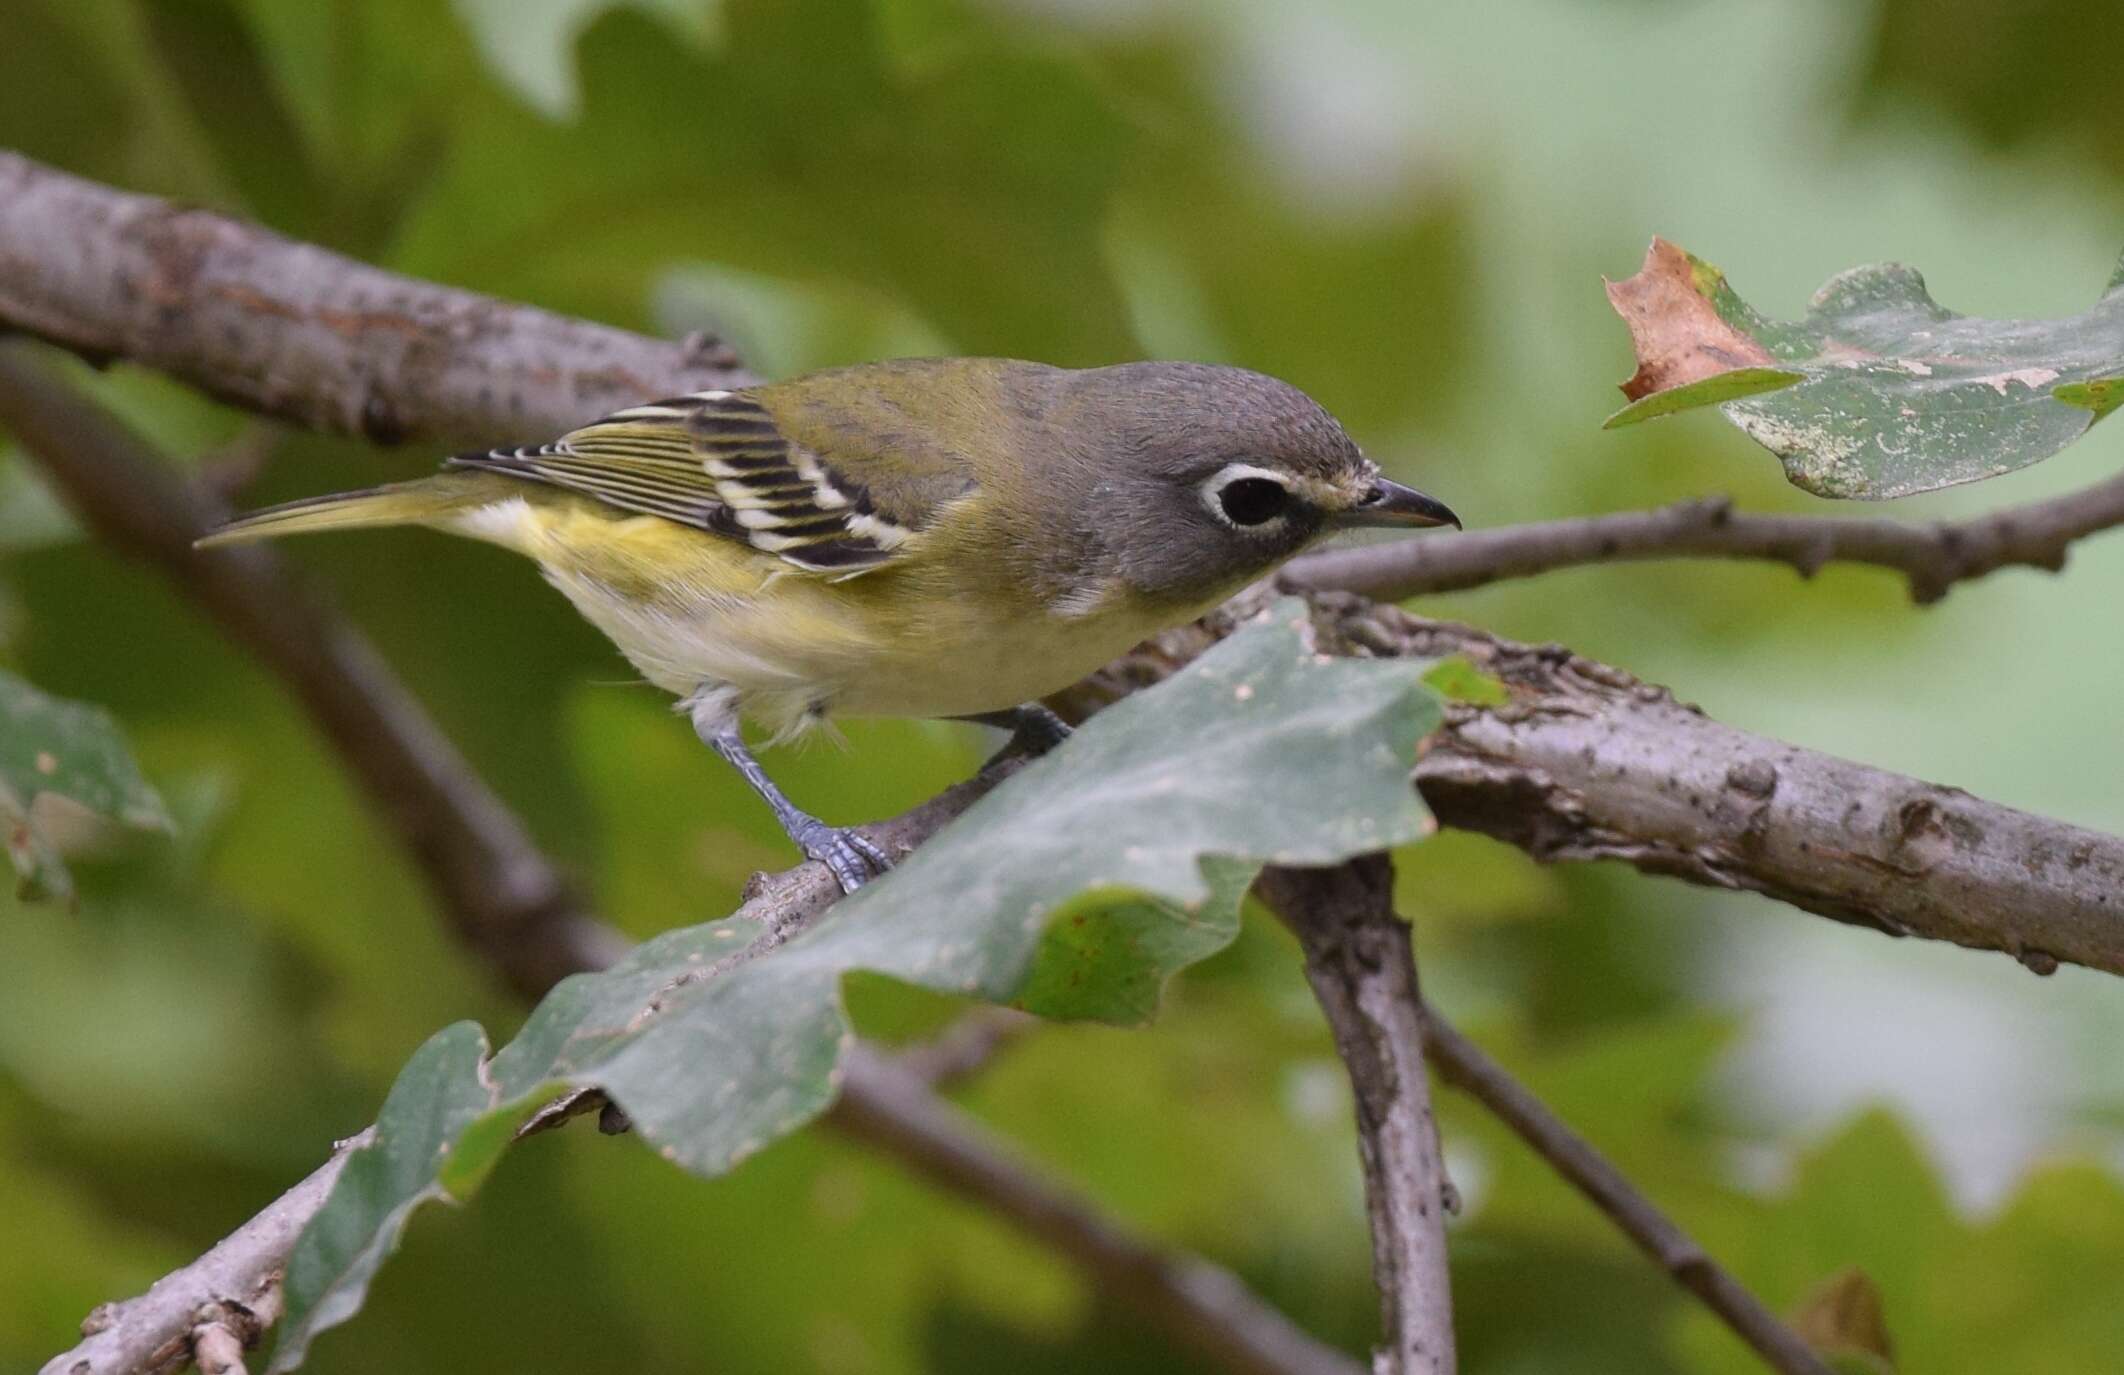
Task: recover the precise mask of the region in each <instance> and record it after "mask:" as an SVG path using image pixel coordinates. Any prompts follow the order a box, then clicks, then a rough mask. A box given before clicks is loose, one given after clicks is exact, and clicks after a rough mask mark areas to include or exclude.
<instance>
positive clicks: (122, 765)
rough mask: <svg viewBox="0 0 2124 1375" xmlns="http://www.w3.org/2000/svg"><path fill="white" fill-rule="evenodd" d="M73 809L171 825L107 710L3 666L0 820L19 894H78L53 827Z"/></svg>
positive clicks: (132, 822) (125, 821) (142, 824)
mask: <svg viewBox="0 0 2124 1375" xmlns="http://www.w3.org/2000/svg"><path fill="white" fill-rule="evenodd" d="M67 809H72V810H74V811H75V812H76V813H77V814H86V815H88V816H91V817H102V818H106V819H108V820H111V821H116V822H118V823H120V824H122V825H126V826H135V827H139V828H141V829H145V830H168V829H169V826H170V818H169V813H168V812H166V811H164V810H163V806H162V799H161V798H160V797H158V796H156V794H155V790H154V789H153V788H151V787H149V786H148V784H147V780H146V779H144V778H142V777H141V776H140V770H139V768H138V767H137V766H136V765H135V764H134V763H133V759H132V756H131V755H130V754H128V753H127V752H126V748H125V741H124V740H123V739H122V738H121V737H120V736H119V734H118V727H117V724H116V723H115V722H113V721H112V720H111V718H110V716H109V714H108V713H106V712H104V711H103V710H102V709H100V708H98V707H91V706H84V705H82V704H81V703H79V702H68V701H63V700H61V699H59V698H56V697H49V696H46V695H45V694H44V693H42V692H39V691H38V690H37V689H36V688H34V687H31V686H30V685H29V684H28V683H25V682H23V681H22V680H21V679H20V678H17V677H15V676H14V675H13V674H11V673H0V824H4V825H5V826H6V827H7V853H8V858H9V859H10V860H12V861H13V862H14V866H15V873H16V876H17V879H18V884H17V888H18V892H19V894H20V896H22V897H24V898H32V897H46V896H58V897H71V896H72V894H73V879H72V878H71V876H69V875H68V873H67V871H66V866H65V865H64V864H63V863H62V862H61V861H60V856H59V848H60V847H59V846H58V845H57V844H56V843H55V842H54V840H53V838H52V836H51V834H50V832H51V829H52V827H53V824H54V822H55V820H57V819H58V817H59V816H61V815H63V813H64V811H65V810H67Z"/></svg>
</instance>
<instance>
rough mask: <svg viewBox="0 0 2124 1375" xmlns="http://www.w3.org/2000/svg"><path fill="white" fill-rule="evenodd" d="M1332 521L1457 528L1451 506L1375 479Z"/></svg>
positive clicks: (1392, 483)
mask: <svg viewBox="0 0 2124 1375" xmlns="http://www.w3.org/2000/svg"><path fill="white" fill-rule="evenodd" d="M1335 523H1336V524H1338V525H1343V526H1351V527H1356V526H1369V525H1398V526H1429V525H1450V526H1452V527H1453V528H1454V529H1455V530H1458V529H1460V528H1461V526H1460V517H1459V516H1456V515H1454V514H1453V508H1452V507H1450V506H1448V505H1446V504H1445V503H1444V502H1442V501H1439V500H1437V499H1435V498H1433V497H1427V496H1425V495H1424V494H1423V493H1421V492H1419V491H1417V490H1416V489H1415V488H1414V487H1404V486H1402V485H1401V484H1400V483H1398V482H1389V481H1387V479H1385V478H1383V477H1382V478H1375V479H1374V480H1373V482H1372V490H1371V491H1370V492H1368V493H1366V495H1365V498H1364V500H1363V501H1360V502H1358V503H1357V504H1356V505H1355V506H1352V507H1351V508H1350V509H1349V510H1347V511H1344V512H1342V513H1341V514H1340V515H1339V516H1337V517H1336V521H1335Z"/></svg>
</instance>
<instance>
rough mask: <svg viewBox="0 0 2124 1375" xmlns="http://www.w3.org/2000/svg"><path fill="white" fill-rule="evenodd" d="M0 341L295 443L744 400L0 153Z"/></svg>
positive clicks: (619, 350) (625, 356) (725, 370)
mask: <svg viewBox="0 0 2124 1375" xmlns="http://www.w3.org/2000/svg"><path fill="white" fill-rule="evenodd" d="M0 325H6V326H8V327H9V328H12V329H16V330H20V331H22V332H23V333H26V334H34V335H38V336H40V337H42V338H44V339H48V340H50V341H51V342H53V343H56V344H60V345H63V346H64V347H66V348H69V349H72V350H74V351H75V352H76V353H80V354H84V355H86V356H88V357H90V358H98V359H101V358H129V359H132V360H134V361H136V362H140V363H145V364H146V365H148V366H149V367H152V368H159V369H161V370H162V371H164V372H167V373H169V374H170V375H171V376H172V377H176V378H179V379H181V380H183V381H185V382H189V383H191V384H192V385H193V386H195V387H198V388H199V389H200V390H202V391H205V392H208V393H209V394H211V395H214V396H217V397H220V398H221V399H223V400H225V401H229V402H232V403H234V404H236V405H239V406H244V407H248V408H249V409H251V410H254V411H258V412H260V413H262V414H265V415H274V416H279V417H281V418H283V419H286V420H292V421H295V422H296V423H298V424H301V425H306V426H309V427H310V428H312V429H320V430H332V431H337V432H340V433H343V434H356V435H361V436H363V437H364V438H367V439H371V440H374V441H376V442H378V443H393V442H396V441H398V440H402V439H408V438H414V437H424V438H433V439H443V438H447V439H452V440H456V441H460V442H463V443H466V444H472V445H479V444H490V443H499V442H502V441H507V440H521V439H524V438H527V437H530V438H537V437H544V436H549V435H552V434H556V433H559V432H560V431H562V430H566V429H570V428H572V427H573V426H575V425H576V424H579V423H581V422H582V421H584V420H587V419H590V418H593V417H595V416H598V415H602V414H604V413H605V412H607V411H611V410H615V409H617V408H619V407H621V406H624V405H627V404H629V403H632V402H636V401H640V400H642V399H644V398H646V397H649V396H670V395H675V394H677V393H680V392H689V391H700V390H703V389H706V388H710V387H727V386H737V385H743V384H744V382H746V381H747V380H749V379H748V378H747V377H746V375H745V374H744V372H743V371H742V370H741V369H740V368H739V367H738V364H737V359H736V357H735V355H733V354H732V353H731V352H730V350H729V349H727V348H725V347H723V346H721V345H720V344H717V343H715V342H714V341H712V340H706V339H701V340H697V341H696V342H695V343H694V344H693V346H692V347H689V348H686V349H680V348H675V347H673V346H672V345H670V344H667V343H664V342H661V341H659V340H655V339H649V338H645V337H643V336H642V335H639V334H634V333H630V332H629V331H627V330H620V329H613V328H610V327H609V326H605V325H597V324H591V323H590V322H588V321H585V320H575V319H570V318H569V317H567V316H564V315H555V314H553V313H551V312H550V311H544V310H538V309H535V308H533V307H531V306H524V305H516V304H512V303H509V302H505V301H497V300H495V299H494V298H492V297H490V296H481V295H478V294H477V293H474V292H470V291H459V290H456V289H454V288H451V287H443V286H437V285H435V284H434V283H432V282H423V281H418V280H416V279H414V278H411V277H402V276H399V275H398V274H397V273H394V272H385V271H383V270H382V269H380V268H375V267H371V266H369V265H368V264H366V263H360V262H356V261H354V260H353V259H351V258H343V257H341V256H339V255H338V254H336V253H330V252H327V251H325V250H324V249H322V248H317V247H315V246H313V245H310V244H303V243H296V242H294V241H292V240H289V239H284V238H281V237H280V236H279V235H277V234H274V233H272V232H271V231H269V230H266V229H262V228H260V227H259V226H257V225H255V224H249V223H246V222H244V221H242V220H235V219H230V218H229V217H227V216H224V215H217V214H214V213H213V212H211V211H207V210H196V209H192V208H189V207H186V206H180V205H175V204H172V203H171V202H169V201H165V200H159V199H157V198H155V197H153V196H141V195H134V194H132V193H130V192H126V191H119V190H115V189H113V188H111V187H108V186H103V185H101V184H99V183H97V182H92V181H86V180H84V179H82V178H80V177H74V176H69V175H68V174H66V173H64V172H60V171H57V170H55V169H53V168H50V167H46V166H44V165H42V164H41V163H37V162H32V161H31V160H30V159H28V158H25V157H22V156H21V155H19V154H16V153H9V152H5V151H0Z"/></svg>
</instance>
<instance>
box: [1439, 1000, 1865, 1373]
mask: <svg viewBox="0 0 2124 1375" xmlns="http://www.w3.org/2000/svg"><path fill="white" fill-rule="evenodd" d="M1423 1019H1424V1029H1425V1032H1426V1035H1425V1037H1424V1052H1425V1053H1426V1054H1427V1055H1428V1056H1429V1057H1430V1060H1431V1063H1432V1064H1433V1065H1435V1066H1437V1068H1438V1076H1439V1078H1441V1079H1443V1080H1445V1082H1446V1083H1448V1084H1451V1085H1452V1086H1453V1087H1455V1088H1457V1089H1462V1090H1464V1091H1466V1092H1467V1093H1468V1094H1469V1095H1470V1096H1471V1097H1473V1098H1475V1099H1476V1100H1477V1101H1478V1102H1480V1103H1481V1104H1482V1105H1483V1106H1484V1107H1486V1108H1488V1109H1489V1110H1490V1111H1491V1112H1493V1113H1495V1114H1496V1115H1497V1117H1498V1119H1499V1120H1500V1121H1502V1122H1503V1123H1504V1124H1505V1125H1506V1126H1508V1127H1510V1128H1511V1129H1512V1130H1513V1131H1514V1132H1515V1133H1517V1134H1518V1135H1519V1136H1520V1138H1521V1139H1522V1140H1524V1141H1525V1142H1526V1143H1527V1144H1528V1145H1529V1146H1532V1147H1533V1148H1534V1150H1535V1152H1536V1153H1537V1154H1539V1155H1540V1156H1541V1158H1542V1159H1543V1160H1546V1161H1548V1162H1549V1164H1550V1165H1551V1166H1553V1167H1554V1168H1555V1170H1556V1172H1557V1173H1558V1174H1560V1175H1562V1176H1563V1177H1564V1178H1565V1179H1567V1180H1569V1181H1570V1182H1571V1184H1572V1186H1573V1187H1575V1188H1576V1189H1578V1190H1579V1192H1581V1193H1583V1194H1584V1195H1585V1196H1586V1197H1587V1198H1589V1199H1591V1200H1592V1201H1593V1204H1594V1206H1595V1207H1597V1208H1599V1209H1600V1210H1601V1211H1602V1212H1603V1213H1606V1214H1607V1215H1608V1217H1609V1218H1610V1219H1612V1220H1613V1221H1614V1223H1615V1225H1616V1226H1617V1227H1620V1228H1621V1229H1622V1230H1623V1233H1624V1234H1625V1235H1626V1236H1628V1237H1629V1238H1630V1240H1632V1241H1634V1242H1636V1243H1637V1245H1638V1248H1639V1249H1640V1250H1642V1251H1643V1252H1644V1253H1645V1254H1646V1255H1647V1256H1650V1257H1651V1258H1652V1260H1653V1262H1654V1263H1655V1264H1657V1265H1658V1266H1659V1267H1660V1268H1661V1269H1662V1270H1665V1271H1666V1272H1667V1273H1668V1274H1669V1275H1671V1276H1673V1277H1674V1280H1675V1282H1676V1283H1677V1284H1680V1285H1681V1286H1682V1287H1683V1288H1684V1289H1687V1290H1688V1291H1689V1292H1690V1293H1692V1294H1694V1295H1696V1296H1697V1297H1698V1298H1700V1299H1702V1300H1703V1301H1704V1304H1705V1306H1707V1307H1708V1308H1710V1309H1711V1311H1713V1312H1714V1313H1716V1314H1718V1316H1719V1317H1720V1319H1722V1320H1723V1321H1724V1322H1725V1323H1726V1325H1727V1326H1728V1327H1731V1328H1732V1329H1733V1330H1734V1331H1735V1332H1737V1333H1738V1334H1740V1337H1741V1339H1742V1340H1743V1341H1745V1342H1747V1343H1748V1345H1750V1346H1752V1347H1754V1348H1755V1350H1756V1351H1757V1353H1759V1354H1760V1355H1761V1356H1762V1358H1763V1360H1764V1361H1765V1362H1767V1363H1768V1364H1769V1366H1770V1368H1771V1369H1773V1370H1776V1371H1779V1372H1782V1375H1830V1372H1829V1367H1828V1366H1827V1365H1826V1364H1824V1363H1823V1361H1822V1359H1821V1358H1820V1357H1819V1356H1816V1355H1815V1354H1814V1353H1813V1352H1812V1351H1810V1350H1808V1348H1807V1344H1806V1343H1805V1342H1803V1341H1801V1340H1800V1338H1799V1335H1798V1334H1797V1333H1795V1332H1794V1331H1793V1330H1792V1329H1791V1328H1789V1327H1787V1326H1786V1325H1785V1324H1784V1323H1782V1322H1779V1321H1778V1319H1777V1317H1776V1315H1775V1314H1773V1313H1771V1311H1770V1310H1769V1309H1767V1308H1765V1307H1764V1306H1763V1305H1762V1302H1761V1301H1760V1300H1758V1299H1757V1298H1756V1297H1755V1295H1753V1294H1751V1293H1749V1292H1748V1290H1747V1289H1746V1288H1745V1287H1743V1286H1742V1284H1741V1282H1740V1281H1739V1280H1737V1279H1735V1278H1734V1277H1733V1276H1732V1275H1731V1274H1729V1273H1728V1272H1727V1271H1726V1270H1725V1268H1724V1267H1722V1266H1721V1265H1719V1263H1718V1262H1717V1261H1715V1260H1713V1259H1712V1258H1711V1257H1710V1255H1709V1254H1708V1253H1707V1252H1705V1250H1704V1248H1703V1247H1701V1246H1699V1245H1697V1244H1696V1242H1695V1241H1693V1240H1691V1239H1690V1237H1689V1235H1688V1233H1686V1232H1684V1231H1682V1229H1681V1228H1680V1227H1678V1226H1676V1225H1675V1223H1674V1221H1673V1220H1672V1219H1671V1218H1669V1217H1668V1216H1667V1215H1666V1214H1665V1213H1662V1212H1661V1211H1660V1210H1659V1209H1658V1207H1657V1206H1655V1205H1654V1204H1653V1203H1652V1201H1651V1200H1650V1199H1648V1198H1646V1197H1645V1196H1644V1195H1643V1194H1641V1193H1639V1192H1638V1191H1637V1190H1636V1188H1635V1187H1633V1186H1632V1185H1631V1183H1630V1181H1629V1180H1627V1179H1625V1178H1624V1177H1623V1175H1622V1172H1621V1171H1619V1170H1617V1169H1616V1168H1615V1166H1613V1165H1612V1164H1610V1163H1609V1162H1608V1160H1607V1158H1606V1157H1605V1156H1603V1155H1602V1154H1601V1153H1600V1152H1599V1151H1597V1150H1595V1149H1593V1147H1592V1145H1591V1144H1589V1143H1588V1142H1587V1141H1586V1139H1585V1138H1584V1137H1582V1136H1580V1135H1579V1134H1578V1133H1576V1132H1574V1131H1572V1130H1571V1128H1570V1127H1569V1126H1567V1125H1566V1124H1565V1123H1564V1121H1563V1120H1562V1119H1561V1118H1559V1117H1557V1116H1556V1114H1554V1113H1552V1112H1550V1111H1549V1109H1548V1108H1547V1107H1546V1106H1545V1105H1544V1104H1543V1103H1542V1101H1541V1100H1540V1099H1539V1098H1536V1097H1535V1096H1534V1095H1533V1094H1532V1093H1530V1092H1529V1091H1528V1090H1527V1088H1526V1086H1525V1085H1524V1084H1521V1083H1520V1082H1519V1081H1518V1080H1516V1079H1514V1078H1513V1077H1512V1076H1511V1075H1510V1074H1508V1073H1506V1072H1505V1069H1504V1067H1503V1066H1502V1065H1499V1064H1498V1063H1497V1062H1496V1061H1494V1060H1492V1059H1491V1058H1490V1057H1489V1056H1487V1055H1485V1054H1483V1052H1482V1048H1481V1047H1479V1046H1477V1045H1476V1044H1475V1043H1474V1042H1473V1041H1470V1040H1469V1039H1468V1038H1467V1037H1465V1036H1463V1035H1461V1034H1460V1033H1459V1032H1458V1031H1456V1030H1455V1029H1454V1028H1453V1026H1452V1024H1451V1023H1449V1022H1447V1021H1446V1020H1445V1019H1444V1018H1443V1017H1440V1016H1439V1015H1438V1013H1437V1011H1436V1010H1435V1009H1433V1008H1430V1007H1428V1006H1426V1007H1425V1008H1424V1009H1423Z"/></svg>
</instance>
